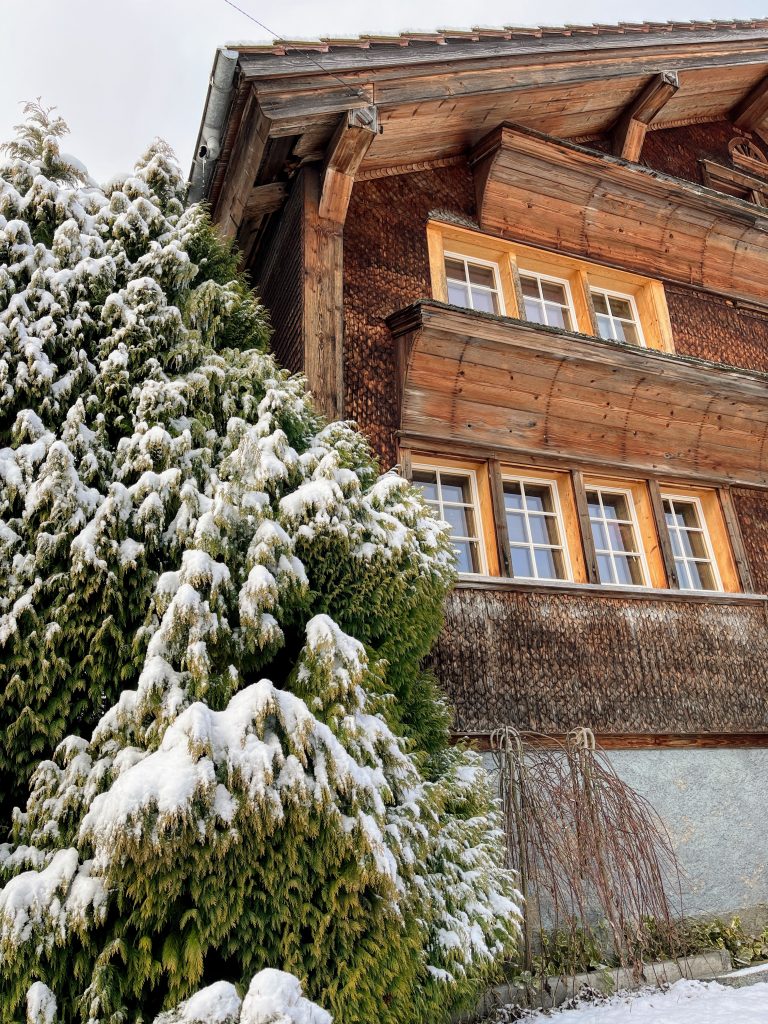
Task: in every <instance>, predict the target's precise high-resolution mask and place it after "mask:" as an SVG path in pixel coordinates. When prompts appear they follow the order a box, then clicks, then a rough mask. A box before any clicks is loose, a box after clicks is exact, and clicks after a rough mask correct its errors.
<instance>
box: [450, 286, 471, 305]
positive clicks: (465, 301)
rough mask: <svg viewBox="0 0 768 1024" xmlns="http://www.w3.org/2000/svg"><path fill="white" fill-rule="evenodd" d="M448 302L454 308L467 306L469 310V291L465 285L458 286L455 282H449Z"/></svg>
mask: <svg viewBox="0 0 768 1024" xmlns="http://www.w3.org/2000/svg"><path fill="white" fill-rule="evenodd" d="M448 301H449V302H450V304H451V305H452V306H466V307H467V308H468V309H469V308H470V304H469V289H468V288H466V287H465V286H464V285H461V284H456V283H454V282H453V281H449V282H448Z"/></svg>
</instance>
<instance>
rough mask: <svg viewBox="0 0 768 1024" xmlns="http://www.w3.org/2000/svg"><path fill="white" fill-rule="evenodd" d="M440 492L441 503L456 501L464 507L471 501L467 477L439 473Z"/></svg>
mask: <svg viewBox="0 0 768 1024" xmlns="http://www.w3.org/2000/svg"><path fill="white" fill-rule="evenodd" d="M440 490H441V493H442V496H443V501H452V502H457V501H458V502H462V503H463V504H465V505H469V504H470V503H471V501H472V493H471V490H470V486H469V477H466V476H456V475H454V474H450V475H448V474H447V473H441V475H440Z"/></svg>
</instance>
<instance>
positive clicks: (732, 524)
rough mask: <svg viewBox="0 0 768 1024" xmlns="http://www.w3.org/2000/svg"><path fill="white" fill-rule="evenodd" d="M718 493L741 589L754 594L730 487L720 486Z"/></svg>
mask: <svg viewBox="0 0 768 1024" xmlns="http://www.w3.org/2000/svg"><path fill="white" fill-rule="evenodd" d="M719 494H720V507H721V508H722V510H723V519H725V527H726V529H727V531H728V539H729V540H730V542H731V548H732V549H733V558H734V561H735V562H736V571H737V572H738V574H739V580H740V581H741V587H742V590H743V591H744V593H745V594H754V592H755V582H754V580H753V579H752V571H751V569H750V567H749V558H748V557H747V551H746V548H745V547H744V539H743V537H742V535H741V527H740V526H739V517H738V515H737V514H736V509H735V507H734V504H733V496H732V495H731V489H730V487H721V488H720V491H719Z"/></svg>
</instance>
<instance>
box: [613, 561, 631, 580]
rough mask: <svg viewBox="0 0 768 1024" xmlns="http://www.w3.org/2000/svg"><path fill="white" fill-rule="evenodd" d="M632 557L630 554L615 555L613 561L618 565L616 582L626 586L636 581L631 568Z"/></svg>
mask: <svg viewBox="0 0 768 1024" xmlns="http://www.w3.org/2000/svg"><path fill="white" fill-rule="evenodd" d="M631 562H632V559H631V558H630V556H629V555H615V556H614V559H613V563H614V565H615V567H616V582H617V583H620V584H623V585H624V586H630V585H631V584H632V583H634V579H633V577H632V568H631Z"/></svg>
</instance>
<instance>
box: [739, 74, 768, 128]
mask: <svg viewBox="0 0 768 1024" xmlns="http://www.w3.org/2000/svg"><path fill="white" fill-rule="evenodd" d="M766 116H768V75H766V76H765V78H762V79H760V81H759V82H758V83H757V85H756V86H755V87H754V89H753V90H752V91H751V92H750V93H748V94H747V95H746V96H745V98H744V99H743V100H742V101H741V102H740V103H737V104H736V106H735V107H734V108H733V110H732V111H731V120H732V121H733V123H734V125H735V127H736V128H741V129H742V131H757V130H758V129H760V128H764V125H765V119H766Z"/></svg>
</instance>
